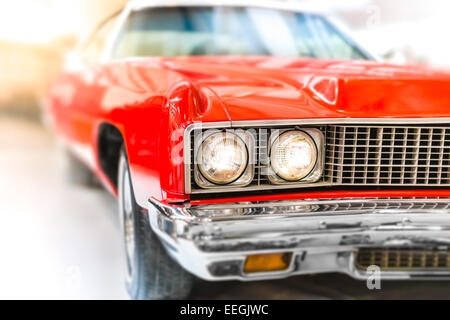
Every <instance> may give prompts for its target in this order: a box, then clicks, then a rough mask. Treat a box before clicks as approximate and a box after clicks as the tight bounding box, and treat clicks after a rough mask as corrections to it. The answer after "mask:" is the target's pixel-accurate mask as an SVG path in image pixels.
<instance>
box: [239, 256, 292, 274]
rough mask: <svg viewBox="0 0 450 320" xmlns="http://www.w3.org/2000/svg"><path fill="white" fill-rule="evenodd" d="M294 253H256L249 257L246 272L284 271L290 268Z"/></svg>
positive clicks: (245, 266)
mask: <svg viewBox="0 0 450 320" xmlns="http://www.w3.org/2000/svg"><path fill="white" fill-rule="evenodd" d="M291 260H292V253H290V252H289V253H273V254H256V255H251V256H248V257H247V260H246V261H245V265H244V272H245V273H256V272H271V271H284V270H287V269H288V268H289V265H290V264H291Z"/></svg>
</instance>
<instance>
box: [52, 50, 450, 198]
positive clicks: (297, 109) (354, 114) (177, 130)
mask: <svg viewBox="0 0 450 320" xmlns="http://www.w3.org/2000/svg"><path fill="white" fill-rule="evenodd" d="M449 85H450V75H449V74H446V73H442V72H436V71H431V70H428V69H424V68H421V67H401V66H393V65H389V64H382V63H378V62H374V61H335V60H316V59H293V58H273V57H179V58H145V59H144V58H142V59H130V60H126V61H121V62H111V63H107V64H103V65H100V66H97V67H93V68H90V67H85V68H83V69H80V70H77V71H71V72H65V73H63V74H62V75H61V77H60V78H59V79H58V81H57V82H56V83H55V85H54V86H53V87H52V89H51V91H50V95H49V99H48V104H47V107H48V111H49V114H50V115H51V119H52V123H53V124H54V127H55V128H56V130H57V131H58V132H59V133H60V135H61V136H63V137H64V139H65V140H66V141H67V142H68V143H69V145H70V146H71V147H72V149H73V150H74V151H75V152H76V153H77V155H79V157H80V158H81V159H82V160H83V161H84V162H85V163H86V164H87V165H88V166H89V167H90V168H91V169H92V170H94V172H95V173H97V174H98V176H99V177H100V179H101V180H102V182H103V183H104V184H105V185H106V186H107V187H108V189H109V190H110V191H112V192H113V193H116V188H115V186H114V185H113V184H112V182H111V181H109V179H108V178H107V176H106V175H105V174H104V173H103V172H102V169H101V167H100V162H99V157H98V152H97V141H98V132H99V128H100V126H101V125H102V124H104V123H109V124H112V125H114V126H115V127H116V128H117V129H118V130H119V131H120V132H121V133H122V136H123V138H124V141H125V146H126V150H127V153H128V158H129V162H130V168H131V175H132V180H133V186H134V191H135V196H136V200H137V202H138V203H139V204H140V205H141V206H143V207H145V206H146V202H147V200H148V198H149V197H155V198H156V199H158V200H160V201H165V202H181V201H186V200H189V195H187V194H185V191H184V165H183V163H182V161H180V159H182V157H181V156H182V154H183V133H184V130H185V128H186V127H187V126H189V125H190V124H192V123H194V122H222V121H243V120H278V119H319V118H321V119H323V118H333V119H335V118H437V117H443V118H445V117H450V94H449V87H450V86H449ZM176 155H178V156H176ZM392 194H393V192H392V191H377V192H362V191H340V192H336V191H333V192H320V193H317V192H316V193H302V192H301V190H300V191H298V193H295V194H280V195H270V196H259V197H243V198H239V199H225V200H214V202H219V201H226V202H227V201H248V200H251V199H252V200H270V199H276V200H282V199H293V198H297V199H301V198H336V197H340V198H342V197H356V196H378V197H386V196H392ZM395 194H396V195H398V196H408V197H412V196H420V195H426V196H429V194H430V191H411V190H409V191H395ZM433 195H436V196H449V195H450V191H442V190H441V191H435V192H434V194H433ZM208 201H210V200H208ZM208 201H203V202H202V203H205V202H208ZM198 203H200V202H198Z"/></svg>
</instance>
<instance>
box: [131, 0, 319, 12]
mask: <svg viewBox="0 0 450 320" xmlns="http://www.w3.org/2000/svg"><path fill="white" fill-rule="evenodd" d="M177 6H244V7H248V6H253V7H261V8H273V9H284V10H291V11H302V12H304V11H305V12H315V13H320V11H322V10H319V9H318V8H317V6H315V5H314V1H308V0H304V1H299V0H296V1H295V0H284V1H283V0H278V1H277V0H244V1H243V0H132V1H130V2H129V3H128V9H131V10H142V9H145V8H152V7H177Z"/></svg>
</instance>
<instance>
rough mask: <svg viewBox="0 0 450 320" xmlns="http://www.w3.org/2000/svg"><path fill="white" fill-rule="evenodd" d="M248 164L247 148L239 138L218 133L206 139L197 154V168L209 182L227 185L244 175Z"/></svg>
mask: <svg viewBox="0 0 450 320" xmlns="http://www.w3.org/2000/svg"><path fill="white" fill-rule="evenodd" d="M247 162H248V151H247V147H246V145H245V143H244V141H242V139H241V138H240V137H238V136H237V135H235V134H232V133H229V132H219V133H215V134H212V135H210V136H209V137H208V138H206V139H205V140H204V141H203V143H202V145H201V147H200V150H199V152H198V155H197V163H198V168H199V170H200V172H201V174H202V175H203V177H205V178H206V179H207V180H208V181H209V182H212V183H214V184H229V183H232V182H234V181H236V180H237V179H239V177H240V176H241V175H242V174H243V173H244V171H245V169H246V167H247Z"/></svg>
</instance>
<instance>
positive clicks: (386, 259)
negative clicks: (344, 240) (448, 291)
mask: <svg viewBox="0 0 450 320" xmlns="http://www.w3.org/2000/svg"><path fill="white" fill-rule="evenodd" d="M449 253H450V252H449V251H448V250H425V249H409V248H361V249H359V250H358V252H357V253H356V258H355V266H356V268H357V269H358V270H367V268H368V267H369V266H373V265H375V266H378V267H380V269H381V270H382V271H413V270H430V269H434V270H448V269H450V254H449Z"/></svg>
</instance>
